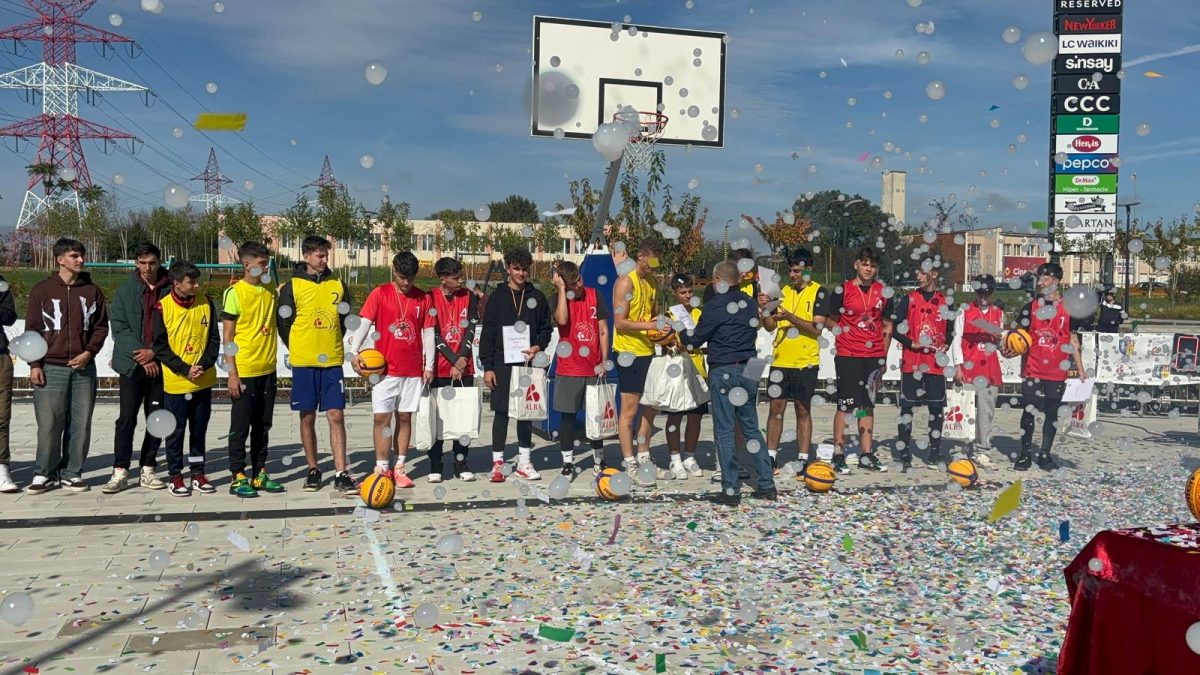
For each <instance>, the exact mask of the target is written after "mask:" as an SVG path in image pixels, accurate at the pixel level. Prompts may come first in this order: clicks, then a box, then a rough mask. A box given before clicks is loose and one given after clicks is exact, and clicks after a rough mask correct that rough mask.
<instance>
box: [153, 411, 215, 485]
mask: <svg viewBox="0 0 1200 675" xmlns="http://www.w3.org/2000/svg"><path fill="white" fill-rule="evenodd" d="M188 396H191V398H190V399H189V398H188ZM163 408H165V409H166V410H167V411H168V412H170V413H171V414H172V415H174V416H175V430H174V431H172V432H171V434H170V435H169V436H167V441H166V445H167V471H168V473H170V474H171V475H172V476H179V475H182V474H183V434H184V433H185V427H186V432H187V434H188V458H187V461H188V468H189V469H190V470H191V472H192V473H193V474H197V473H204V434H205V433H206V432H207V431H208V418H209V417H211V416H212V389H201V390H200V391H194V392H192V393H191V394H164V395H163Z"/></svg>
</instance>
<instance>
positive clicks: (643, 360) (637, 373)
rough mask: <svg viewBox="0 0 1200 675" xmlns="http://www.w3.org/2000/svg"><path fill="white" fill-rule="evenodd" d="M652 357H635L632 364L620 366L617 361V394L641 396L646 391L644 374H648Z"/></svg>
mask: <svg viewBox="0 0 1200 675" xmlns="http://www.w3.org/2000/svg"><path fill="white" fill-rule="evenodd" d="M653 359H654V357H653V356H635V357H633V363H631V364H629V365H628V366H622V365H621V363H620V360H619V359H618V360H617V392H618V393H621V394H637V395H639V396H640V395H642V394H643V393H645V391H646V374H647V373H649V372H650V361H652V360H653Z"/></svg>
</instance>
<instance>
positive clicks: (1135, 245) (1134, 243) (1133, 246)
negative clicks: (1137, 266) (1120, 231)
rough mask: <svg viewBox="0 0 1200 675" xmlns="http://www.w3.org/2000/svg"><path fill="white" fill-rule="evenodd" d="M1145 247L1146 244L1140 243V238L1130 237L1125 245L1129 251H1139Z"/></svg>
mask: <svg viewBox="0 0 1200 675" xmlns="http://www.w3.org/2000/svg"><path fill="white" fill-rule="evenodd" d="M1145 247H1146V245H1145V244H1143V243H1142V240H1141V239H1130V240H1129V244H1128V245H1127V248H1128V249H1129V252H1130V253H1141V252H1142V249H1143V248H1145Z"/></svg>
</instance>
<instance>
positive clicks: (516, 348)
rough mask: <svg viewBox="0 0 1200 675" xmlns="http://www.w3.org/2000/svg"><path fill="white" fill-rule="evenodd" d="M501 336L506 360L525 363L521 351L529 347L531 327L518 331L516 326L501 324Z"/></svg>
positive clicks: (524, 357)
mask: <svg viewBox="0 0 1200 675" xmlns="http://www.w3.org/2000/svg"><path fill="white" fill-rule="evenodd" d="M500 337H501V339H502V340H503V341H504V362H505V363H525V361H526V356H525V355H524V354H522V353H521V352H522V351H524V350H526V349H529V329H528V328H526V329H525V330H524V331H521V332H518V331H517V328H516V326H501V327H500Z"/></svg>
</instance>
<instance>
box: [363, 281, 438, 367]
mask: <svg viewBox="0 0 1200 675" xmlns="http://www.w3.org/2000/svg"><path fill="white" fill-rule="evenodd" d="M429 307H430V299H429V294H428V293H426V292H425V291H423V290H421V289H419V288H417V287H416V286H409V287H408V292H406V293H403V294H402V293H400V291H398V290H397V289H396V285H395V284H393V283H391V282H388V283H386V284H383V285H382V286H377V287H376V288H375V290H373V291H371V294H370V295H368V296H367V301H366V302H364V303H363V306H362V310H361V311H360V312H359V314H360V315H361V316H362V318H364V319H368V320H370V321H372V322H373V323H374V324H375V330H376V331H377V332H378V333H379V339H378V340H376V341H375V349H378V350H379V351H380V352H382V353H383V356H384V358H385V359H387V365H388V369H387V374H388V375H389V376H391V377H420V376H421V373H422V372H423V370H424V366H425V363H424V355H423V354H422V349H421V331H422V330H424V329H426V328H432V327H433V317H432V316H430V315H429Z"/></svg>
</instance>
